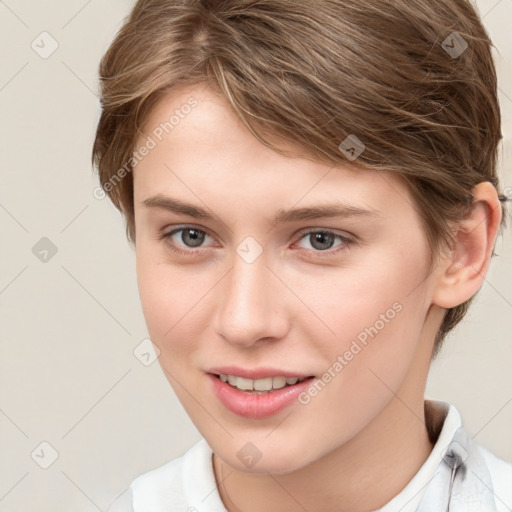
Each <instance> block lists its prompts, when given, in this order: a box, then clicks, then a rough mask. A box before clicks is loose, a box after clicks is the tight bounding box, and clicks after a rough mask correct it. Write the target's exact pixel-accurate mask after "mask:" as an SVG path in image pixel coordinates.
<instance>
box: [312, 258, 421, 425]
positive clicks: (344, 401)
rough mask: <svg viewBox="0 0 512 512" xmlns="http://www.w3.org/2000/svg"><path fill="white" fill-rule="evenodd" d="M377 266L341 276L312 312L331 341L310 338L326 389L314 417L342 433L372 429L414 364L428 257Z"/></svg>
mask: <svg viewBox="0 0 512 512" xmlns="http://www.w3.org/2000/svg"><path fill="white" fill-rule="evenodd" d="M380 261H381V263H380V264H379V265H368V266H365V268H360V269H359V270H358V271H357V272H356V271H353V272H352V271H348V272H346V273H345V272H344V273H339V274H337V276H338V277H337V278H335V279H333V280H332V281H331V282H330V284H329V286H328V287H327V290H328V292H327V293H325V294H324V295H323V296H322V297H319V298H318V299H317V303H316V304H315V306H314V308H316V310H318V311H322V313H323V315H324V316H323V317H322V318H323V319H324V320H325V323H326V324H328V325H329V327H330V328H331V329H332V330H333V331H334V334H331V336H329V337H327V338H324V337H322V339H320V338H319V336H318V334H317V335H316V337H315V336H314V334H313V332H310V333H309V335H308V337H310V338H311V339H316V340H317V351H321V352H322V354H323V358H324V360H325V361H326V367H325V370H324V374H323V377H324V379H325V380H326V381H328V382H327V384H326V385H325V387H323V388H322V391H320V392H319V393H318V396H319V398H315V397H313V399H312V400H311V403H310V404H309V406H311V407H312V409H313V411H314V410H315V408H318V410H316V411H314V412H313V411H312V413H311V416H316V415H317V414H323V416H324V418H325V420H326V423H328V424H336V425H340V426H341V425H343V428H340V431H342V432H345V433H349V432H351V433H352V434H354V433H355V432H356V431H357V430H358V429H359V428H361V427H362V426H363V425H365V424H367V423H368V422H369V421H370V420H371V419H372V418H373V417H375V416H376V415H377V414H378V413H379V412H380V411H381V410H382V408H383V407H384V406H385V405H386V403H387V402H388V401H389V400H390V399H391V398H392V397H393V395H394V393H397V391H398V390H399V389H400V387H401V385H402V384H403V383H404V380H405V379H406V378H407V374H408V372H409V370H410V368H411V366H412V365H413V362H414V360H415V357H416V354H417V349H418V344H419V341H420V337H421V330H422V328H423V323H424V320H425V314H426V312H427V309H428V303H427V301H426V300H425V296H424V291H423V287H422V286H419V287H417V285H418V284H419V283H421V282H422V280H423V279H424V277H425V275H426V272H427V269H426V265H427V262H426V260H425V259H424V257H423V259H422V256H421V254H419V253H418V254H416V255H410V256H409V257H408V258H396V257H395V258H394V259H393V258H388V259H386V258H382V259H380ZM416 287H417V288H416ZM327 340H331V341H330V342H326V341H327ZM320 387H321V386H320ZM320 395H322V398H320ZM325 403H330V404H338V407H330V408H326V407H325ZM309 406H308V407H309ZM326 411H327V412H326ZM346 411H350V412H351V414H350V415H349V417H347V414H346ZM329 416H330V418H328V417H329Z"/></svg>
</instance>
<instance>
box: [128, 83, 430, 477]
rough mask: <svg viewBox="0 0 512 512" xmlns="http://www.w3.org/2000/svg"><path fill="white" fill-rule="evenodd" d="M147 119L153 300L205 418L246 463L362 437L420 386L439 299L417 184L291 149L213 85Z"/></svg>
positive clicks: (144, 166) (137, 190)
mask: <svg viewBox="0 0 512 512" xmlns="http://www.w3.org/2000/svg"><path fill="white" fill-rule="evenodd" d="M190 98H193V100H191V99H190ZM185 105H189V106H191V105H193V106H192V107H191V108H188V107H185ZM175 111H178V113H177V115H175V119H174V122H173V126H172V129H169V125H167V132H168V133H165V130H162V126H165V123H166V122H167V123H168V122H169V119H170V116H172V115H173V114H175ZM162 132H163V133H162ZM144 133H145V135H144V136H141V137H140V139H139V141H138V144H137V147H141V146H143V145H146V146H147V147H150V150H149V151H148V152H145V151H143V152H144V153H146V156H144V158H143V159H141V161H140V162H139V163H138V164H137V165H136V167H135V169H134V175H133V178H134V200H135V226H136V260H137V279H138V286H139V292H140V298H141V303H142V307H143V312H144V316H145V319H146V322H147V327H148V332H149V335H150V337H151V339H152V341H153V342H154V344H155V345H156V346H157V347H158V349H159V350H160V357H159V361H160V364H161V366H162V369H163V370H164V372H165V375H166V377H167V378H168V380H169V382H170V384H171V385H172V387H173V389H174V391H175V392H176V394H177V396H178V397H179V399H180V401H181V403H182V404H183V406H184V408H185V409H186V411H187V413H188V414H189V416H190V418H191V419H192V421H193V422H194V424H195V425H196V426H197V428H198V430H199V431H200V432H201V434H202V435H203V436H204V437H205V439H206V440H207V442H208V443H209V444H210V446H211V447H212V448H213V450H214V452H215V453H217V455H218V456H219V457H220V458H221V459H223V460H224V461H225V462H227V463H228V464H229V465H231V466H232V467H233V468H238V469H240V470H242V471H249V472H250V471H253V472H261V471H265V470H266V471H272V472H288V471H292V470H295V469H298V468H301V467H303V466H305V465H307V464H308V463H311V462H313V461H315V460H318V459H319V458H320V457H322V456H323V455H326V454H328V453H330V452H332V451H333V450H335V449H337V448H338V447H340V446H343V445H344V444H345V443H347V442H348V441H350V440H351V439H353V438H355V437H356V436H358V435H359V434H360V433H361V432H363V431H364V429H365V428H367V427H368V425H370V424H371V423H372V422H373V421H374V420H375V419H376V418H377V417H378V416H379V414H381V412H382V411H383V410H384V408H385V407H386V406H387V404H388V403H389V402H390V400H391V398H392V396H393V395H392V393H390V390H391V391H393V392H397V391H398V390H399V389H402V388H403V386H405V385H407V382H408V379H409V378H410V370H411V368H412V367H413V365H415V364H417V361H416V359H417V357H419V356H418V353H419V351H418V347H419V345H420V344H421V343H422V329H423V324H424V320H425V316H426V314H427V312H428V310H429V307H430V305H431V301H430V297H431V293H432V290H431V287H432V286H431V283H430V280H429V279H428V278H427V279H425V277H426V276H427V275H428V269H429V260H428V254H429V252H428V247H427V243H426V240H425V235H424V232H423V230H422V227H421V222H420V218H419V216H418V214H417V212H416V210H415V209H414V207H413V200H412V198H411V196H410V194H409V192H408V190H407V189H406V187H405V185H403V184H402V183H401V182H400V181H399V180H398V179H397V178H396V177H395V176H393V175H391V174H383V173H374V172H371V171H366V170H355V169H349V168H348V167H346V166H344V165H343V164H341V165H339V166H336V167H334V168H331V166H326V165H324V164H323V163H318V162H313V161H311V160H308V159H306V158H303V157H298V156H297V157H296V158H289V157H284V156H282V155H280V154H278V153H276V152H274V151H272V150H271V149H269V148H267V147H266V146H264V145H262V144H261V143H260V142H258V141H257V139H256V138H254V137H253V136H252V135H251V134H250V133H249V132H248V131H247V130H246V128H245V127H244V125H243V124H242V123H241V122H240V121H239V120H237V117H236V116H235V114H234V113H233V112H232V111H231V110H230V109H229V107H228V105H227V104H226V103H225V102H224V100H222V99H221V98H220V97H219V96H217V95H215V93H213V92H212V91H211V90H209V89H207V88H204V87H199V86H198V87H192V88H188V89H180V90H176V91H174V92H173V93H172V95H169V96H166V97H165V98H164V99H163V100H161V102H160V103H159V104H158V105H157V107H156V108H155V110H154V111H153V113H152V115H151V118H150V119H149V120H148V122H147V124H146V126H145V128H144ZM148 137H150V138H151V139H152V140H153V143H152V142H150V141H149V139H148ZM160 139H161V140H160ZM148 142H149V143H148ZM141 153H142V152H141ZM179 206H182V208H180V207H179ZM328 207H336V208H337V211H336V212H334V213H335V214H336V215H333V212H330V213H329V212H328V211H327V210H324V211H321V212H318V211H317V210H316V209H319V208H328ZM226 379H228V382H224V381H225V380H226ZM297 379H298V380H297ZM383 383H385V385H384V384H383ZM283 385H284V387H282V386H283ZM270 386H272V389H270V390H269V388H270ZM254 387H256V390H254V389H253V390H252V391H251V390H250V388H254ZM239 388H242V389H239ZM247 443H252V444H251V445H248V444H247ZM250 456H256V457H260V456H261V461H260V462H259V463H258V464H257V465H256V466H255V467H254V468H251V467H250V464H249V465H248V464H247V462H246V460H247V458H248V457H250Z"/></svg>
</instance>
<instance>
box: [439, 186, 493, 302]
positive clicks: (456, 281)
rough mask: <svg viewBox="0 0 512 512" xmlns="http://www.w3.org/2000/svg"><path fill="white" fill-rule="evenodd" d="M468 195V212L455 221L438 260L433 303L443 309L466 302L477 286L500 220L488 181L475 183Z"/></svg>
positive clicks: (485, 265)
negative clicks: (451, 236) (454, 229)
mask: <svg viewBox="0 0 512 512" xmlns="http://www.w3.org/2000/svg"><path fill="white" fill-rule="evenodd" d="M472 195H473V198H474V199H473V205H472V209H471V212H470V213H469V215H468V216H467V217H466V218H465V219H463V220H462V221H461V222H460V224H459V225H458V230H457V233H456V235H455V240H454V245H453V247H452V250H451V252H450V253H449V254H448V255H446V256H443V257H441V258H440V260H439V263H438V269H437V275H438V279H437V283H436V285H435V286H436V288H435V291H434V296H433V303H434V304H436V305H437V306H439V307H442V308H445V309H449V308H453V307H455V306H458V305H459V304H462V303H463V302H466V301H467V300H468V299H470V298H471V297H472V296H473V295H475V294H476V293H477V292H478V290H479V289H480V288H481V286H482V284H483V282H484V279H485V276H486V274H487V270H488V268H489V264H490V259H491V255H492V253H493V249H494V244H495V241H496V236H497V233H498V229H499V226H500V223H501V217H502V210H501V203H500V201H499V198H498V194H497V192H496V189H495V188H494V186H493V185H492V184H491V183H490V182H488V181H485V182H482V183H479V184H478V185H477V186H476V187H474V188H473V190H472Z"/></svg>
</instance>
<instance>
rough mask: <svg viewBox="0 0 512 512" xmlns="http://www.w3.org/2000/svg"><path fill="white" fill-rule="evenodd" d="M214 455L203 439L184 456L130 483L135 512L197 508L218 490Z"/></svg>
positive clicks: (165, 511) (162, 511) (161, 511)
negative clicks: (212, 458) (213, 463)
mask: <svg viewBox="0 0 512 512" xmlns="http://www.w3.org/2000/svg"><path fill="white" fill-rule="evenodd" d="M211 457H212V450H211V448H210V447H209V446H208V444H207V443H206V441H205V440H204V439H201V440H200V441H199V442H198V443H196V444H195V445H194V446H192V448H190V449H189V450H188V451H187V452H186V453H185V454H183V455H182V456H181V457H178V458H177V459H174V460H172V461H170V462H168V463H166V464H164V465H163V466H160V467H158V468H156V469H153V470H151V471H148V472H147V473H144V474H142V475H140V476H138V477H137V478H135V480H133V482H132V483H131V485H130V489H131V493H132V496H133V510H134V512H167V511H169V510H184V511H187V510H194V509H195V506H196V504H197V503H199V502H201V501H204V500H205V498H206V497H207V495H208V494H210V495H211V494H212V489H216V485H215V477H214V474H213V469H212V462H211ZM214 494H215V493H214ZM214 498H215V496H214V497H213V498H212V499H214ZM219 499H220V498H219ZM203 505H204V504H203ZM171 506H172V508H170V507H171ZM208 510H210V509H208ZM212 510H213V509H212Z"/></svg>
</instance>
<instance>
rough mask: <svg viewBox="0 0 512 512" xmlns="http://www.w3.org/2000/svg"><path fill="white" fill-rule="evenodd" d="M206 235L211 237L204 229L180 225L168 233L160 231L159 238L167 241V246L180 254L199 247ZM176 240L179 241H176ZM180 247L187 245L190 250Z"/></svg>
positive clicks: (192, 251) (188, 252) (190, 251)
mask: <svg viewBox="0 0 512 512" xmlns="http://www.w3.org/2000/svg"><path fill="white" fill-rule="evenodd" d="M179 233H181V235H179V236H176V235H178V234H179ZM207 237H208V238H211V237H210V236H209V235H208V234H207V233H206V231H204V230H202V229H197V228H196V227H194V226H182V227H180V228H176V229H173V230H172V231H170V232H168V233H162V235H160V236H159V238H160V239H165V240H166V241H167V242H168V245H169V247H170V248H171V249H172V250H173V251H175V252H178V253H181V254H190V253H194V252H196V251H194V250H193V249H194V248H198V247H201V244H202V243H203V242H204V240H205V238H207ZM177 240H178V241H179V242H180V243H177ZM212 240H213V239H212ZM180 247H187V248H189V249H191V250H183V249H180Z"/></svg>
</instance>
